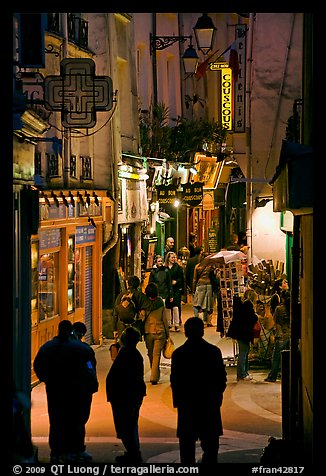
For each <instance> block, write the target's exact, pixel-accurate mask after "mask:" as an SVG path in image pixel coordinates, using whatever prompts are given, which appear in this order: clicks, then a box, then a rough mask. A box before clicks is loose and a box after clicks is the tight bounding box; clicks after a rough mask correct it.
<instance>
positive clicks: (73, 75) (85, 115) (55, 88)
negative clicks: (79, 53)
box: [44, 58, 113, 128]
mask: <svg viewBox="0 0 326 476" xmlns="http://www.w3.org/2000/svg"><path fill="white" fill-rule="evenodd" d="M60 73H61V76H54V75H49V76H47V77H46V78H45V80H44V107H45V108H46V109H47V110H48V111H60V112H61V122H62V125H63V126H64V127H67V128H71V127H74V128H91V127H94V126H95V124H96V111H110V109H112V106H113V86H112V79H111V78H110V77H108V76H95V62H94V61H93V60H92V59H90V58H65V59H63V60H62V61H61V64H60Z"/></svg>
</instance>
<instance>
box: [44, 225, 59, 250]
mask: <svg viewBox="0 0 326 476" xmlns="http://www.w3.org/2000/svg"><path fill="white" fill-rule="evenodd" d="M39 236H40V238H39V239H40V250H47V249H50V248H58V247H59V246H61V230H60V228H53V229H52V230H43V231H41V232H40V235H39Z"/></svg>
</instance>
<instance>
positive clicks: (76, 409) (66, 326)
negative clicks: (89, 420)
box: [34, 320, 92, 463]
mask: <svg viewBox="0 0 326 476" xmlns="http://www.w3.org/2000/svg"><path fill="white" fill-rule="evenodd" d="M91 359H92V354H91V352H90V351H89V349H88V348H87V346H85V345H84V344H83V343H82V342H80V341H79V340H77V339H75V338H74V337H73V327H72V323H71V322H70V321H68V320H63V321H60V323H59V326H58V335H57V336H55V337H54V338H53V339H52V340H49V341H48V342H46V343H45V344H43V345H42V346H41V347H40V349H39V351H38V353H37V355H36V357H35V359H34V370H35V373H36V375H37V377H38V378H39V380H40V381H41V382H45V387H46V395H47V401H48V413H49V421H50V431H49V446H50V449H51V455H50V457H51V462H52V463H58V462H69V461H71V462H73V461H80V460H84V458H83V456H82V455H81V454H80V441H81V440H83V437H84V435H83V431H84V428H85V427H84V424H83V419H84V418H83V413H84V409H83V406H84V399H83V395H84V393H85V392H87V391H88V390H89V388H88V386H89V372H88V362H90V361H91ZM86 459H89V458H86Z"/></svg>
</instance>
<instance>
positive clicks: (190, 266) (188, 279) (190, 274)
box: [186, 255, 200, 293]
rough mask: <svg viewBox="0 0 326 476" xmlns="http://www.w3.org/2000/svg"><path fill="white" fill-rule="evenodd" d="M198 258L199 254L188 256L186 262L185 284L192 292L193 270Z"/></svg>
mask: <svg viewBox="0 0 326 476" xmlns="http://www.w3.org/2000/svg"><path fill="white" fill-rule="evenodd" d="M199 260H200V255H195V256H193V257H192V258H189V259H188V260H187V264H186V285H187V287H188V289H190V291H191V292H192V293H194V292H195V290H194V289H193V279H194V270H195V266H196V264H198V263H199Z"/></svg>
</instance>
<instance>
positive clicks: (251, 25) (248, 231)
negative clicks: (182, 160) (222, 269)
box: [246, 13, 254, 263]
mask: <svg viewBox="0 0 326 476" xmlns="http://www.w3.org/2000/svg"><path fill="white" fill-rule="evenodd" d="M253 36H254V14H253V13H250V14H249V36H248V57H247V80H246V104H247V107H246V155H247V180H248V182H247V187H246V202H247V205H246V213H247V229H246V235H247V245H248V253H247V256H248V263H251V261H252V257H253V249H252V212H253V202H252V150H251V88H252V82H251V70H252V49H253Z"/></svg>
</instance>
